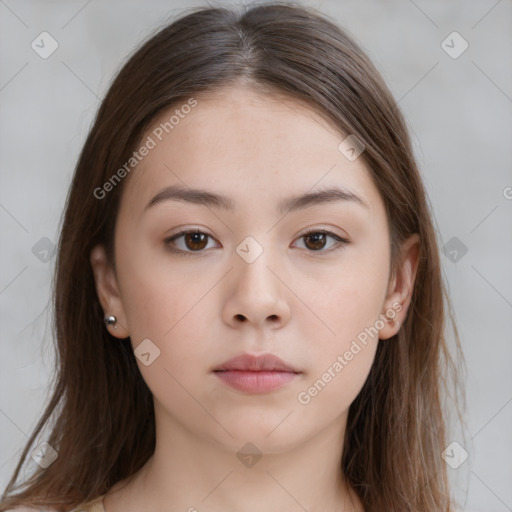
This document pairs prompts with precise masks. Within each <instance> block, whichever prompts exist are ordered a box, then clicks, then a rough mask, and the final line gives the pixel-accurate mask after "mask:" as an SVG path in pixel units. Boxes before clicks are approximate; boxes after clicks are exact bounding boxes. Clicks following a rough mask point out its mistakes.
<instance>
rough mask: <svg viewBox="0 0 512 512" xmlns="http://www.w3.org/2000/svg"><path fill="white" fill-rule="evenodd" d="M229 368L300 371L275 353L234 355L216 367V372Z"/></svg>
mask: <svg viewBox="0 0 512 512" xmlns="http://www.w3.org/2000/svg"><path fill="white" fill-rule="evenodd" d="M228 370H241V371H252V372H262V371H268V372H271V371H280V372H293V373H300V372H299V371H298V370H296V369H295V368H293V367H292V366H290V365H288V364H286V363H285V362H284V361H283V360H282V359H280V358H279V357H277V356H275V355H273V354H263V355H260V356H254V355H251V354H242V355H240V356H237V357H233V358H232V359H229V360H228V361H226V362H224V363H222V364H221V365H220V366H218V367H216V368H214V370H213V371H214V372H218V371H228Z"/></svg>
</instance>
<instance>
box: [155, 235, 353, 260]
mask: <svg viewBox="0 0 512 512" xmlns="http://www.w3.org/2000/svg"><path fill="white" fill-rule="evenodd" d="M188 234H204V235H206V236H207V237H209V238H213V237H212V236H211V235H209V234H208V233H205V232H204V231H201V230H199V229H189V230H183V231H179V232H178V233H176V234H174V235H172V236H171V237H169V238H166V239H165V240H164V243H165V245H166V246H167V248H168V249H169V250H171V251H172V252H174V253H177V254H179V255H183V256H192V255H194V254H201V253H203V252H205V251H206V249H202V250H199V251H190V250H187V251H185V250H183V249H177V248H176V247H173V246H172V242H174V241H175V240H177V239H179V238H182V237H183V236H185V235H188ZM316 234H322V235H327V236H328V237H330V238H333V239H334V240H335V241H336V244H334V245H333V247H331V248H330V249H328V250H326V251H324V250H318V251H314V250H307V249H306V250H307V252H310V253H312V254H329V253H331V252H333V251H335V250H338V249H342V248H343V247H344V246H345V245H347V244H349V243H350V241H349V240H347V239H346V238H342V237H340V236H339V235H337V234H336V233H333V232H332V231H328V230H325V229H311V230H309V231H307V232H305V233H303V234H302V235H301V236H300V237H298V238H297V240H299V239H302V238H305V237H307V236H309V235H316ZM217 243H218V242H217Z"/></svg>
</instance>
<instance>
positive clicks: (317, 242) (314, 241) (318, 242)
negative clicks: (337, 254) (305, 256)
mask: <svg viewBox="0 0 512 512" xmlns="http://www.w3.org/2000/svg"><path fill="white" fill-rule="evenodd" d="M325 237H326V234H325V233H311V234H309V235H305V236H304V240H305V241H306V242H305V245H306V247H307V248H308V249H313V250H316V251H318V250H319V249H323V248H324V247H325ZM307 240H310V241H311V244H308V242H307Z"/></svg>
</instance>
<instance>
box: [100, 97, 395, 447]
mask: <svg viewBox="0 0 512 512" xmlns="http://www.w3.org/2000/svg"><path fill="white" fill-rule="evenodd" d="M196 101H197V104H196V105H195V106H194V107H193V108H183V109H181V110H180V115H179V116H177V117H176V118H178V117H179V121H178V122H176V119H174V121H173V127H172V130H169V128H168V131H169V133H166V131H165V130H163V129H162V124H161V123H165V122H167V121H169V119H170V117H171V115H173V113H175V111H176V109H180V106H179V105H178V106H173V108H172V109H170V110H169V111H166V112H165V113H163V114H162V115H160V116H159V117H158V118H157V119H155V121H154V123H153V125H152V127H151V128H150V129H149V130H148V132H147V133H146V134H145V136H144V137H143V139H142V140H143V142H145V141H148V140H149V139H147V137H148V136H149V137H150V138H151V139H152V140H153V142H154V143H155V144H154V147H152V148H151V149H150V150H149V151H148V154H147V155H146V156H145V157H143V159H142V160H141V162H140V163H139V164H138V165H137V167H136V168H135V169H134V170H133V171H131V174H130V175H129V176H128V177H127V178H126V180H127V181H126V183H124V185H125V188H124V190H123V195H122V200H121V205H120V210H119V214H118V219H117V225H116V235H115V253H116V272H115V274H114V273H113V271H112V270H111V268H110V267H105V268H103V267H101V264H100V261H101V254H102V252H101V250H102V249H101V248H97V252H96V253H95V254H96V256H94V255H93V258H92V261H93V266H94V267H95V276H96V281H97V286H98V293H99V295H100V299H101V301H102V304H103V306H104V308H105V312H106V313H109V314H115V316H116V317H117V319H118V323H119V326H118V329H116V330H112V329H111V332H112V333H113V334H115V335H117V336H119V337H123V336H130V338H131V343H132V345H133V348H134V349H137V350H138V352H137V350H136V354H138V355H139V357H140V356H141V353H143V354H144V355H143V357H140V358H138V359H137V363H138V365H139V368H140V371H141V374H142V376H143V378H144V380H145V381H146V383H147V385H148V387H149V388H150V390H151V392H152V393H153V396H154V400H155V413H156V417H157V425H158V424H160V425H162V424H166V425H168V426H172V427H173V428H184V429H186V430H187V431H188V432H190V433H192V434H195V435H197V436H199V437H201V438H203V439H209V440H210V441H214V442H216V443H220V444H222V445H224V446H226V447H229V448H230V449H233V450H235V451H236V450H238V449H239V448H240V446H242V445H244V444H245V443H246V442H248V441H250V442H252V443H253V444H255V445H256V446H258V447H259V448H260V449H262V450H264V451H268V452H274V453H277V452H280V451H284V450H286V449H290V448H292V447H293V446H298V445H300V444H302V443H304V442H305V441H307V439H311V438H312V437H313V436H316V435H318V434H319V433H320V432H321V431H326V430H329V429H332V431H333V432H339V431H340V429H342V428H344V424H345V421H346V416H347V412H348V408H349V406H350V404H351V403H352V401H353V400H354V399H355V397H356V396H357V394H358V393H359V391H360V389H361V388H362V386H363V384H364V382H365V380H366V378H367V376H368V373H369V371H370V368H371V365H372V362H373V359H374V355H375V350H376V348H377V344H378V343H379V337H380V338H385V337H389V336H391V335H392V334H394V332H391V331H389V329H390V327H389V326H388V324H385V322H383V321H382V319H383V316H382V315H385V314H387V313H388V312H389V313H390V314H391V316H394V317H395V318H399V316H400V313H399V312H398V311H399V309H402V306H400V305H398V306H397V305H396V304H397V301H396V299H397V298H399V296H398V295H396V294H394V293H393V290H392V289H391V290H390V288H389V285H390V275H389V269H390V259H389V257H390V246H389V230H388V223H387V218H386V213H385V208H384V203H383V201H382V198H381V197H380V195H379V192H378V190H377V188H376V187H375V185H374V183H373V182H372V179H371V177H370V173H369V171H368V169H367V168H366V167H365V164H364V162H363V159H362V158H357V159H355V160H353V161H351V160H349V159H348V158H347V157H346V156H345V154H344V153H342V152H340V150H339V148H338V147H339V145H340V142H342V140H343V139H345V137H346V136H345V135H342V134H340V133H339V132H337V130H336V129H335V128H334V127H333V126H332V125H330V124H329V123H328V122H327V121H325V120H324V119H323V118H321V117H320V116H319V115H317V114H316V113H315V112H314V111H313V110H311V109H309V108H308V107H307V106H305V105H302V104H300V103H298V102H297V101H294V100H290V99H280V98H278V97H268V96H266V97H263V96H259V95H257V94H256V93H254V92H251V91H249V90H247V89H240V88H239V89H226V90H224V91H220V92H217V93H215V94H214V95H211V96H209V97H205V98H201V97H199V96H196ZM185 112H187V113H186V114H185ZM160 138H161V140H160ZM149 145H153V144H151V143H150V144H149ZM196 189H197V190H200V191H202V192H207V193H208V195H206V196H201V195H200V193H195V192H193V191H196ZM320 192H324V194H323V195H319V193H320ZM219 196H220V197H219ZM301 197H302V199H297V198H301ZM104 200H108V198H107V199H104ZM393 304H394V306H393ZM380 342H381V343H383V342H384V341H380ZM138 347H139V348H138ZM244 355H246V356H247V355H248V356H256V358H254V357H253V358H251V357H249V358H247V359H243V358H242V359H241V360H240V359H239V360H237V361H235V362H231V363H229V361H230V360H232V359H233V358H237V357H238V356H244ZM269 355H270V356H275V357H277V358H279V359H280V360H281V361H282V363H283V364H282V365H281V366H279V364H277V363H276V360H275V359H274V358H272V357H270V356H269ZM258 356H264V357H261V358H258ZM226 362H227V363H226Z"/></svg>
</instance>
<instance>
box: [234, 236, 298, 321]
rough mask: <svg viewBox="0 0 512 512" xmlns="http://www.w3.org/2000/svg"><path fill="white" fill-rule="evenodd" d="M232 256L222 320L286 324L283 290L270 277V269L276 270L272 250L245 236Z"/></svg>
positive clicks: (279, 284)
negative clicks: (232, 267)
mask: <svg viewBox="0 0 512 512" xmlns="http://www.w3.org/2000/svg"><path fill="white" fill-rule="evenodd" d="M234 256H235V258H236V259H235V264H234V267H235V268H234V269H233V272H232V273H231V281H230V286H229V292H228V298H227V300H226V304H225V314H226V320H227V321H228V322H233V321H235V319H238V320H242V321H248V322H250V323H254V324H257V325H261V324H262V323H264V322H265V321H272V322H276V321H281V322H285V321H287V320H288V318H289V313H290V311H289V304H288V303H287V299H286V290H285V287H284V286H283V285H282V283H280V281H279V279H277V278H276V276H275V275H274V272H275V269H274V267H276V268H277V267H279V264H278V262H276V261H275V257H276V253H275V251H273V250H272V249H271V248H270V247H269V246H264V245H263V244H262V243H260V242H258V241H257V240H256V239H255V238H254V237H246V238H245V239H244V240H243V241H242V242H241V243H240V244H239V245H238V246H237V248H236V254H235V255H234ZM270 269H272V271H271V270H270Z"/></svg>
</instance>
